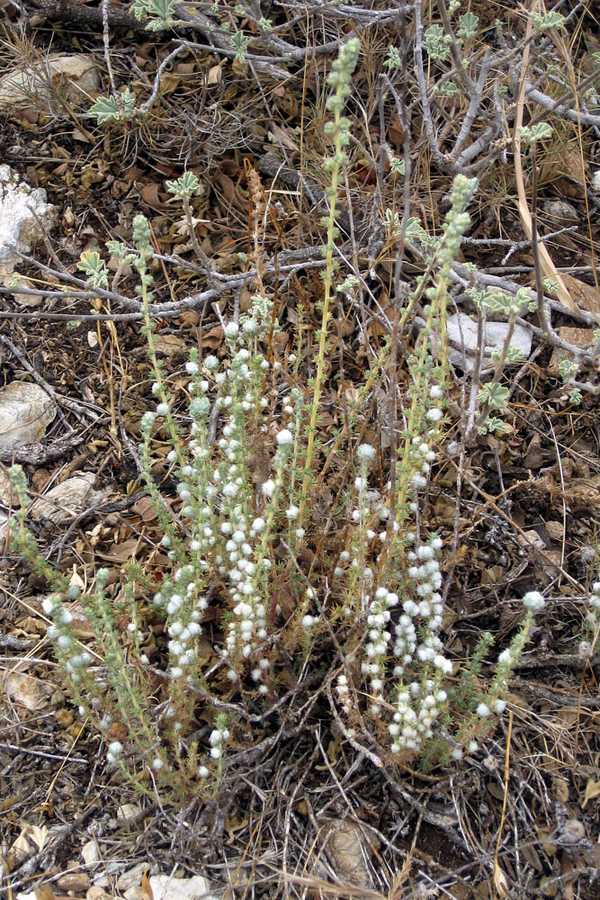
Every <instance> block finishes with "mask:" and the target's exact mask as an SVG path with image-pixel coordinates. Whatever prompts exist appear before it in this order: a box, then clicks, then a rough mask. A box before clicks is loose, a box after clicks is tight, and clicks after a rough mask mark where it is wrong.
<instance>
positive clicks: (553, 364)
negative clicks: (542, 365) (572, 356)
mask: <svg viewBox="0 0 600 900" xmlns="http://www.w3.org/2000/svg"><path fill="white" fill-rule="evenodd" d="M557 333H558V336H559V337H560V338H562V339H563V341H568V342H569V344H575V346H576V347H582V348H583V349H585V348H586V347H591V345H592V344H593V343H594V332H593V330H592V329H591V328H573V327H572V326H571V325H562V326H561V327H560V328H558V329H557ZM568 357H569V354H568V352H567V351H566V350H561V349H560V348H559V347H555V349H554V350H553V352H552V356H551V358H550V363H549V364H548V371H549V372H550V373H551V374H552V375H558V371H559V366H560V363H561V361H562V360H563V359H567V358H568Z"/></svg>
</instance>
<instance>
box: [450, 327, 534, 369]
mask: <svg viewBox="0 0 600 900" xmlns="http://www.w3.org/2000/svg"><path fill="white" fill-rule="evenodd" d="M508 328H509V326H508V323H507V322H486V324H485V328H484V341H485V353H484V359H483V369H484V371H485V370H489V368H490V364H493V360H492V359H491V354H492V352H494V351H495V350H500V349H501V348H502V347H503V345H504V341H505V340H506V335H507V333H508ZM448 341H449V342H450V344H451V349H450V353H449V358H450V362H451V363H452V364H453V365H455V366H458V367H459V368H460V369H463V370H464V371H465V372H472V371H473V369H474V367H475V363H476V360H477V354H478V352H479V347H478V343H477V322H476V321H475V319H472V318H471V317H470V316H468V315H466V313H455V314H454V315H452V316H450V317H449V318H448ZM510 346H511V348H513V349H515V350H520V351H521V361H520V362H519V363H513V365H520V364H521V362H522V361H523V360H525V359H527V357H528V356H529V354H530V353H531V331H530V330H529V329H528V328H526V327H525V326H524V325H519V324H517V325H515V328H514V331H513V335H512V338H511V341H510ZM507 365H510V363H507Z"/></svg>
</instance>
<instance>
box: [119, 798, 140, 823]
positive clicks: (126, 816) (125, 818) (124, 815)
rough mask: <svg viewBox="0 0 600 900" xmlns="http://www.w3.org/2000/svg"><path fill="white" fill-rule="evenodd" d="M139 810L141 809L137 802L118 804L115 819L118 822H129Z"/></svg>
mask: <svg viewBox="0 0 600 900" xmlns="http://www.w3.org/2000/svg"><path fill="white" fill-rule="evenodd" d="M141 811H142V809H141V807H140V806H138V805H137V803H124V804H123V806H120V807H119V808H118V810H117V819H118V820H119V822H130V821H131V820H132V819H135V818H136V817H137V816H138V815H139V814H140V813H141Z"/></svg>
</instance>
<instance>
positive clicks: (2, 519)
mask: <svg viewBox="0 0 600 900" xmlns="http://www.w3.org/2000/svg"><path fill="white" fill-rule="evenodd" d="M7 537H8V516H7V515H6V513H3V512H2V510H1V509H0V556H2V548H3V546H4V541H5V540H6V538H7Z"/></svg>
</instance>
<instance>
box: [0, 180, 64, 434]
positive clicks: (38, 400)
mask: <svg viewBox="0 0 600 900" xmlns="http://www.w3.org/2000/svg"><path fill="white" fill-rule="evenodd" d="M1 168H2V166H0V169H1ZM56 412H57V409H56V403H55V402H54V400H53V399H52V398H51V397H50V396H48V394H47V393H46V391H45V390H43V388H41V387H40V386H39V385H37V384H30V383H29V382H25V381H13V382H11V384H9V385H7V386H6V387H5V388H2V389H0V450H14V449H16V448H17V447H21V446H22V445H23V444H31V443H34V442H35V441H39V440H40V439H41V438H42V437H43V435H44V432H45V431H46V428H47V427H48V425H49V424H50V422H52V421H53V420H54V417H55V416H56Z"/></svg>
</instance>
